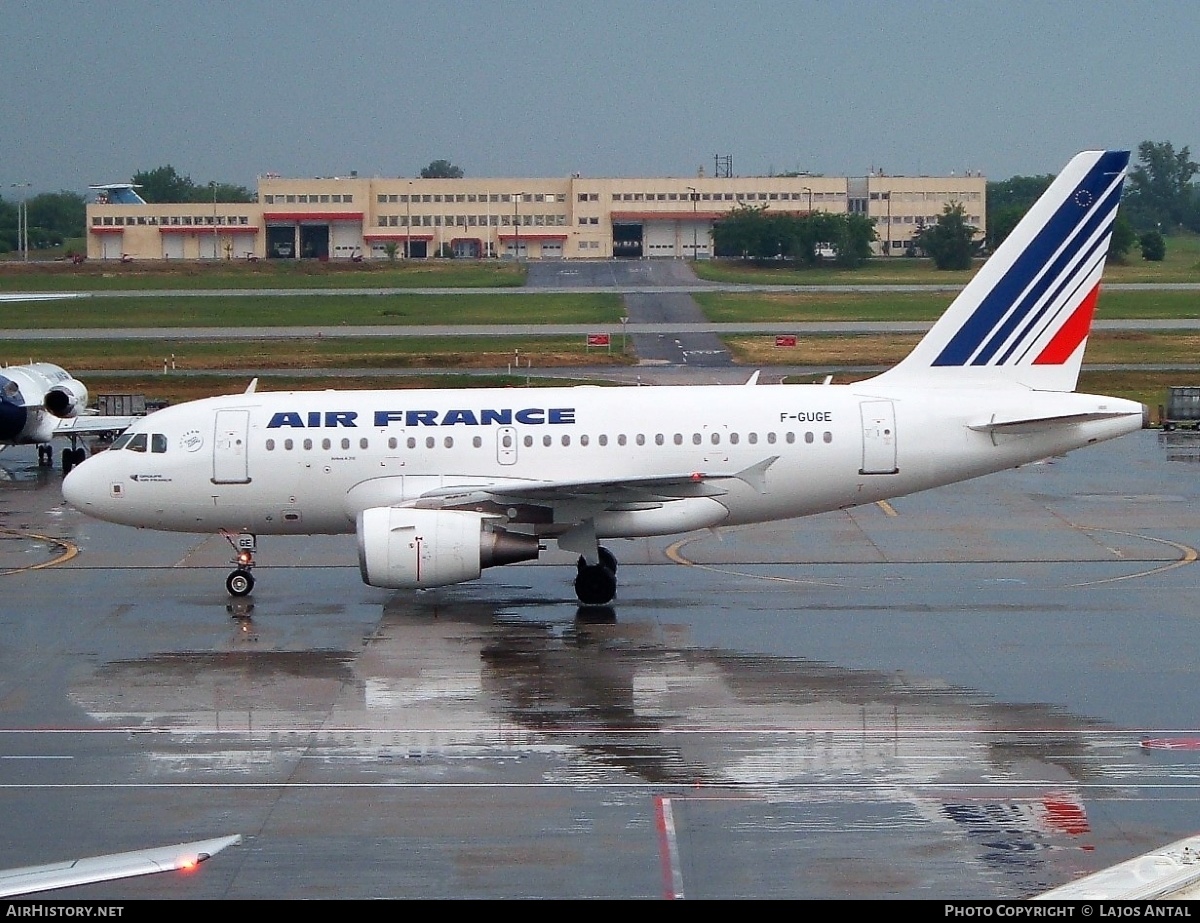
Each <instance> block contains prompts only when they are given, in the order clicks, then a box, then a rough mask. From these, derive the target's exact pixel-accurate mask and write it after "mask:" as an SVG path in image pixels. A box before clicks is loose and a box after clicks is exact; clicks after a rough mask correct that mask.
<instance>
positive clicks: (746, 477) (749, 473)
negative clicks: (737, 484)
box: [734, 455, 779, 494]
mask: <svg viewBox="0 0 1200 923" xmlns="http://www.w3.org/2000/svg"><path fill="white" fill-rule="evenodd" d="M777 461H779V456H778V455H772V456H771V457H770V458H765V459H763V460H762V461H760V462H759V463H758V464H757V465H751V466H750V467H749V468H744V469H742V470H741V471H739V472H738V473H737V474H735V475H734V477H735V478H737V479H738V480H739V481H743V482H745V483H746V484H749V485H750V486H751V487H753V488H754V489H755V490H757V491H758V492H759V493H760V494H765V493H766V492H767V469H768V468H770V467H771V466H772V465H773V464H775V462H777Z"/></svg>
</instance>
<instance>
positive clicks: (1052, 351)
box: [1033, 284, 1100, 365]
mask: <svg viewBox="0 0 1200 923" xmlns="http://www.w3.org/2000/svg"><path fill="white" fill-rule="evenodd" d="M1099 297H1100V286H1099V284H1097V285H1096V287H1095V288H1094V289H1092V290H1091V291H1090V292H1089V293H1088V295H1087V297H1086V298H1084V299H1083V301H1081V302H1080V303H1079V307H1077V308H1076V309H1075V313H1074V314H1072V315H1071V316H1070V317H1069V318H1067V322H1066V323H1065V324H1063V325H1062V327H1060V328H1059V330H1058V333H1056V334H1054V337H1053V338H1052V339H1051V340H1050V342H1049V343H1047V344H1046V348H1045V349H1043V350H1042V352H1041V354H1040V355H1039V356H1038V357H1037V358H1036V359H1034V360H1033V364H1034V365H1062V364H1063V363H1064V362H1066V361H1067V360H1068V359H1070V358H1071V354H1072V353H1074V352H1075V350H1076V349H1077V348H1078V347H1079V344H1080V343H1082V342H1083V341H1084V340H1085V339H1087V335H1088V331H1089V330H1091V329H1092V315H1093V314H1094V313H1095V311H1096V300H1097V299H1098V298H1099Z"/></svg>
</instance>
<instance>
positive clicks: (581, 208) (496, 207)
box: [87, 173, 987, 260]
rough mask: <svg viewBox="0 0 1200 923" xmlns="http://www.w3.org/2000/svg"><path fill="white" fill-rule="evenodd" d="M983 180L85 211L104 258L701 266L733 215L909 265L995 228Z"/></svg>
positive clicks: (735, 181)
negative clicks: (959, 236)
mask: <svg viewBox="0 0 1200 923" xmlns="http://www.w3.org/2000/svg"><path fill="white" fill-rule="evenodd" d="M985 189H986V180H985V179H984V177H983V176H981V175H979V174H978V173H967V174H964V175H951V176H888V175H884V174H871V175H868V176H865V177H832V176H810V175H801V176H738V177H713V176H696V177H678V178H662V177H660V178H654V179H629V178H619V179H616V178H608V179H603V178H585V177H581V176H570V177H565V178H549V179H545V178H544V179H513V178H504V179H495V178H493V179H484V178H480V179H475V178H467V179H405V178H378V177H376V178H370V179H368V178H362V177H359V176H357V175H354V174H352V175H350V176H330V177H315V178H312V179H289V178H283V177H279V176H275V175H271V174H268V175H266V176H262V177H259V180H258V201H257V202H251V203H237V204H229V203H223V202H214V203H212V204H211V205H210V204H208V203H186V204H184V203H180V204H148V203H145V202H141V201H139V200H137V198H136V196H130V197H128V198H130V199H131V200H132V201H128V202H124V201H119V199H123V198H125V197H124V196H113V195H110V194H107V193H105V192H101V193H100V195H98V196H97V200H96V201H95V202H93V203H91V204H89V205H88V207H87V241H88V243H87V251H88V252H87V255H88V258H89V259H95V260H119V259H121V258H122V257H130V258H133V259H137V260H212V259H322V260H330V259H332V260H387V259H394V258H398V259H402V258H404V257H409V258H412V259H427V258H432V257H437V256H451V255H452V256H454V257H456V258H461V259H479V258H505V257H507V258H513V257H519V258H521V259H611V258H613V257H617V258H621V257H626V258H633V259H642V258H648V259H692V258H695V259H706V258H708V257H710V256H711V255H712V227H713V224H714V222H716V221H718V220H720V218H721V217H722V216H723V215H725V214H726V213H728V212H729V211H731V210H732V209H735V208H738V207H745V206H751V207H756V208H762V207H765V208H768V209H770V210H772V211H783V212H793V213H806V212H810V211H825V212H832V213H834V214H847V213H857V214H863V215H866V216H868V217H870V218H873V219H874V220H875V228H876V231H877V232H878V234H879V240H878V241H876V243H875V251H876V253H877V254H880V255H891V256H902V255H903V254H904V252H905V250H906V249H907V247H908V245H909V243H910V242H911V240H912V238H913V236H914V235H915V234H916V232H917V230H918V229H919V228H920V226H921V225H922V224H928V223H932V222H934V221H936V220H937V217H938V216H939V215H940V214H941V213H942V210H943V209H944V207H945V206H946V205H947V204H950V203H953V202H957V203H961V204H962V205H963V207H964V208H965V210H966V214H967V220H968V221H969V222H970V223H971V224H973V225H974V226H976V227H978V228H983V227H985V226H986V225H985V222H986V217H987V216H986V212H985V209H986V201H985V199H986V196H985Z"/></svg>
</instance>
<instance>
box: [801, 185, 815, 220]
mask: <svg viewBox="0 0 1200 923" xmlns="http://www.w3.org/2000/svg"><path fill="white" fill-rule="evenodd" d="M800 191H801V192H807V193H808V213H809V214H810V215H811V214H812V190H811V189H810V188H809V187H808V186H801V187H800Z"/></svg>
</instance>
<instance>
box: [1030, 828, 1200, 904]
mask: <svg viewBox="0 0 1200 923" xmlns="http://www.w3.org/2000/svg"><path fill="white" fill-rule="evenodd" d="M1198 894H1200V836H1190V837H1186V838H1185V839H1182V840H1178V841H1176V842H1174V843H1171V844H1170V845H1168V846H1164V847H1162V848H1161V849H1155V850H1153V851H1151V852H1148V853H1145V854H1143V855H1141V856H1138V857H1137V858H1136V859H1130V860H1129V861H1127V862H1121V863H1119V864H1117V865H1113V866H1110V867H1108V868H1106V869H1102V870H1101V871H1099V872H1096V873H1095V874H1093V875H1088V876H1086V877H1085V878H1080V879H1079V880H1078V881H1073V882H1071V883H1070V884H1066V885H1063V886H1061V887H1058V888H1054V889H1053V890H1051V891H1045V892H1043V893H1041V894H1038V895H1035V896H1034V898H1033V899H1034V900H1047V901H1105V900H1114V901H1115V900H1121V901H1148V900H1194V899H1195V898H1196V896H1197V895H1198Z"/></svg>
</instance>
